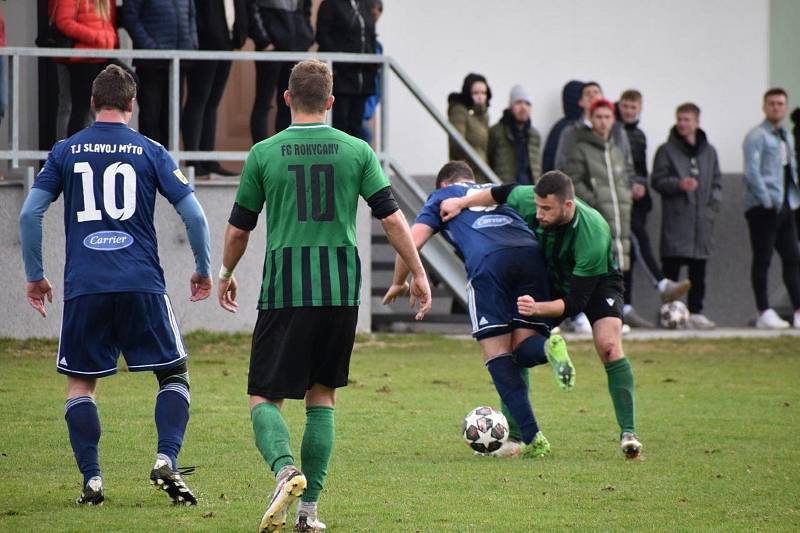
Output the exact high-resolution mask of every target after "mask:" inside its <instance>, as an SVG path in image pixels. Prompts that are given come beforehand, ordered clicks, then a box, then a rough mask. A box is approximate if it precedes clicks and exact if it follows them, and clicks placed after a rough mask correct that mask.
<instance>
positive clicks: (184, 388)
mask: <svg viewBox="0 0 800 533" xmlns="http://www.w3.org/2000/svg"><path fill="white" fill-rule="evenodd" d="M155 375H156V379H158V389H159V392H162V391H165V390H174V391H176V392H178V393H180V394H183V395H184V396H185V397H186V401H189V391H190V386H189V369H188V367H187V366H186V362H185V361H184V362H183V363H181V364H179V365H177V366H173V367H171V368H167V369H166V370H157V371H156V372H155Z"/></svg>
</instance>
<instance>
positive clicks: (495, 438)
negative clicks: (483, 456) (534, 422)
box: [462, 407, 508, 453]
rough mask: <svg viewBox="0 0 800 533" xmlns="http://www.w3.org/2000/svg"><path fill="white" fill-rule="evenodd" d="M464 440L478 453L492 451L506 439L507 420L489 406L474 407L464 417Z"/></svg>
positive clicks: (498, 447)
mask: <svg viewBox="0 0 800 533" xmlns="http://www.w3.org/2000/svg"><path fill="white" fill-rule="evenodd" d="M462 434H463V435H464V441H465V442H466V443H467V445H468V446H469V447H470V448H472V449H473V450H475V451H476V452H478V453H492V452H494V451H497V450H499V449H500V447H501V446H502V445H503V443H504V442H505V441H506V440H507V439H508V420H506V417H505V416H503V413H501V412H500V411H496V410H494V409H492V408H491V407H476V408H475V409H473V410H472V411H470V412H469V414H467V416H466V417H464V426H463V428H462Z"/></svg>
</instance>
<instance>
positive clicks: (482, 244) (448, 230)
mask: <svg viewBox="0 0 800 533" xmlns="http://www.w3.org/2000/svg"><path fill="white" fill-rule="evenodd" d="M491 186H492V185H491V184H486V185H476V184H475V183H464V182H459V183H454V184H453V185H450V186H448V187H443V188H441V189H438V190H436V191H434V192H433V193H431V195H430V196H428V200H427V201H426V202H425V205H424V206H423V207H422V210H421V211H420V213H419V215H417V219H416V221H415V222H416V223H419V224H425V225H426V226H430V227H431V228H432V229H433V231H434V232H439V231H441V232H442V234H443V235H444V237H445V239H447V241H448V242H449V243H450V244H452V245H453V247H454V248H455V249H456V252H458V254H459V255H460V256H461V258H462V259H463V260H464V264H465V265H466V268H467V275H468V276H469V277H470V278H471V277H473V276H474V275H475V273H476V272H477V270H478V267H479V266H480V264H481V262H482V261H483V258H484V257H486V256H487V255H489V254H491V253H492V252H495V251H497V250H500V249H503V248H513V247H522V246H532V247H538V244H537V243H536V239H535V237H534V235H533V232H532V231H531V230H530V228H528V225H527V224H526V223H525V221H524V220H522V218H521V217H520V216H519V214H518V213H517V212H516V211H514V210H513V209H511V208H510V207H508V206H506V205H505V204H503V205H497V206H489V207H473V208H470V209H464V210H463V211H461V213H459V215H458V216H457V217H456V218H454V219H453V220H450V221H449V222H442V219H441V217H440V216H439V206H440V205H441V203H442V201H443V200H446V199H447V198H458V197H461V196H467V195H470V194H475V193H476V192H478V191H481V190H483V189H486V188H489V187H491Z"/></svg>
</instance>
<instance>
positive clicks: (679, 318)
mask: <svg viewBox="0 0 800 533" xmlns="http://www.w3.org/2000/svg"><path fill="white" fill-rule="evenodd" d="M659 321H660V322H661V327H664V328H667V329H684V328H685V327H686V325H687V324H688V323H689V309H687V308H686V304H684V303H683V302H681V301H680V300H675V301H674V302H668V303H665V304H664V305H662V306H661V311H660V312H659Z"/></svg>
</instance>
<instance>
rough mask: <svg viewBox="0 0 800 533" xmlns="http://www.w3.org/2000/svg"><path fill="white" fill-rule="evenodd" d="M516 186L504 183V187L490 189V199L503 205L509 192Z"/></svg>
mask: <svg viewBox="0 0 800 533" xmlns="http://www.w3.org/2000/svg"><path fill="white" fill-rule="evenodd" d="M516 186H517V184H516V183H506V184H505V185H498V186H497V187H492V198H494V201H495V202H497V203H498V204H504V203H506V200H508V195H509V194H511V191H513V190H514V187H516Z"/></svg>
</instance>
